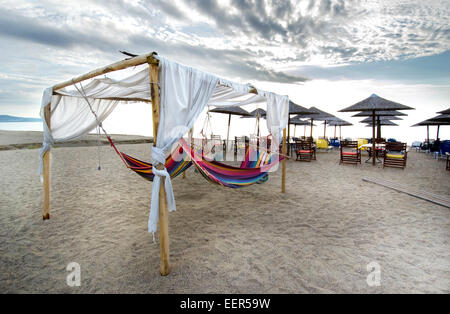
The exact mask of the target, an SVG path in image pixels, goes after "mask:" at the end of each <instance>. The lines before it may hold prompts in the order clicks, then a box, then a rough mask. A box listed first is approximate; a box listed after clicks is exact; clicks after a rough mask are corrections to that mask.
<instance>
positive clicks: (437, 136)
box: [436, 125, 440, 141]
mask: <svg viewBox="0 0 450 314" xmlns="http://www.w3.org/2000/svg"><path fill="white" fill-rule="evenodd" d="M439 127H440V125H438V126H437V134H436V141H437V140H438V138H439Z"/></svg>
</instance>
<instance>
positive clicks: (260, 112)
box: [241, 108, 267, 138]
mask: <svg viewBox="0 0 450 314" xmlns="http://www.w3.org/2000/svg"><path fill="white" fill-rule="evenodd" d="M266 115H267V112H266V111H265V110H264V109H261V108H257V109H255V110H253V111H252V112H250V116H242V117H241V119H248V118H256V125H257V127H258V131H257V134H256V136H257V137H258V138H259V134H260V127H259V122H260V118H264V117H265V116H266Z"/></svg>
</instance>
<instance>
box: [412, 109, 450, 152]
mask: <svg viewBox="0 0 450 314" xmlns="http://www.w3.org/2000/svg"><path fill="white" fill-rule="evenodd" d="M445 115H446V114H442V115H439V116H436V117H434V118H430V119H427V120H424V121H422V122H419V123H416V124H414V125H412V126H413V127H416V126H426V127H427V143H428V145H430V125H436V126H437V132H436V139H438V138H439V128H440V126H441V125H450V121H449V120H448V119H436V118H438V117H441V116H445ZM448 116H450V115H448Z"/></svg>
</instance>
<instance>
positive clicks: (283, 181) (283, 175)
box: [281, 128, 286, 193]
mask: <svg viewBox="0 0 450 314" xmlns="http://www.w3.org/2000/svg"><path fill="white" fill-rule="evenodd" d="M281 153H282V154H283V155H285V156H286V128H284V129H283V144H282V146H281ZM281 167H282V168H281V193H286V157H285V158H283V161H282V162H281Z"/></svg>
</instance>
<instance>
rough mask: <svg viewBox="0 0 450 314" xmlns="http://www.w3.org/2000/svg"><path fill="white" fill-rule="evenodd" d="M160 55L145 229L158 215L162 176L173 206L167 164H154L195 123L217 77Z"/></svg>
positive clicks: (154, 226) (153, 228)
mask: <svg viewBox="0 0 450 314" xmlns="http://www.w3.org/2000/svg"><path fill="white" fill-rule="evenodd" d="M159 59H160V62H159V64H160V73H159V74H160V91H161V97H160V102H161V104H160V116H159V127H158V135H157V140H156V147H152V163H153V166H154V167H153V173H154V174H155V178H154V179H153V186H152V200H151V207H150V215H149V220H148V231H149V232H152V233H154V232H156V229H157V224H158V217H159V189H160V185H161V177H162V176H164V177H165V190H166V199H167V206H168V210H169V211H173V210H175V197H174V195H173V189H172V183H171V181H170V175H169V174H168V172H167V170H166V168H164V170H162V171H160V170H157V169H156V168H155V166H156V165H158V164H163V165H164V163H165V160H166V153H167V152H168V151H169V149H170V148H171V146H172V145H173V144H174V143H175V142H177V141H178V140H179V139H180V138H181V137H182V136H183V135H184V134H186V133H187V132H188V131H189V129H190V128H191V127H192V126H193V125H194V122H195V120H197V118H198V116H199V115H200V113H201V112H202V110H203V109H204V108H205V106H206V105H207V103H208V101H209V99H210V98H211V96H212V94H213V93H214V90H215V89H216V87H217V84H218V82H219V79H218V78H217V77H215V76H213V75H211V74H208V73H205V72H201V71H198V70H195V69H193V68H190V67H187V66H182V65H180V64H178V63H174V62H171V61H168V60H166V59H164V58H161V57H160V58H159Z"/></svg>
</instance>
